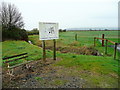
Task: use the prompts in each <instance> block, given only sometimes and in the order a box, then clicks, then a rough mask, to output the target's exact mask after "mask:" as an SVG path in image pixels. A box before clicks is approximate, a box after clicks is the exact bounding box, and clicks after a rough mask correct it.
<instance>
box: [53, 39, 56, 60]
mask: <svg viewBox="0 0 120 90" xmlns="http://www.w3.org/2000/svg"><path fill="white" fill-rule="evenodd" d="M53 43H54V47H53V60H56V40H55V39H54V40H53Z"/></svg>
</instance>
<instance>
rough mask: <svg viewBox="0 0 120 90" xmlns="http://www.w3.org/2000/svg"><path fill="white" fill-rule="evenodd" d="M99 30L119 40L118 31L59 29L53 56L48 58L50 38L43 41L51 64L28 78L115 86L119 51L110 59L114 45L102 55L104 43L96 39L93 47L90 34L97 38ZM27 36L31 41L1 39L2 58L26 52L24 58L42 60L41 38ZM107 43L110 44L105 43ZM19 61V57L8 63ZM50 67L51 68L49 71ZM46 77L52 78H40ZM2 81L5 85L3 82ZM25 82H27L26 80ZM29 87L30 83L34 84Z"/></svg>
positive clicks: (57, 83)
mask: <svg viewBox="0 0 120 90" xmlns="http://www.w3.org/2000/svg"><path fill="white" fill-rule="evenodd" d="M75 34H77V36H78V37H77V41H76V40H75ZM102 34H105V38H107V39H109V40H112V41H114V42H117V43H120V42H119V41H118V31H68V32H60V35H59V37H60V39H58V40H56V44H57V47H56V49H57V60H56V61H53V60H52V57H53V51H52V50H53V41H52V40H48V41H46V57H47V61H48V62H49V61H52V64H49V65H47V66H45V67H44V68H43V69H42V73H43V74H45V75H42V73H41V74H40V73H38V74H37V76H34V77H32V78H31V79H32V80H36V81H35V82H36V83H37V84H36V86H37V87H40V86H41V87H77V86H78V87H80V88H117V87H118V76H119V75H120V73H119V72H118V68H119V64H118V61H119V59H118V54H119V52H118V51H117V57H116V60H114V59H113V54H114V48H111V47H108V55H106V54H105V47H101V43H100V42H99V41H97V42H96V47H94V45H93V44H94V42H93V41H94V37H100V38H101V35H102ZM29 40H30V41H31V42H32V43H33V44H29V43H27V42H24V41H4V42H2V58H4V57H8V56H11V55H16V54H20V53H24V52H27V53H28V56H29V57H28V58H26V59H25V60H27V61H30V60H34V61H42V42H41V41H40V40H39V36H38V35H30V36H29ZM109 45H111V44H110V43H109ZM96 53H99V55H98V54H97V55H96ZM21 62H22V60H21V61H20V62H14V63H11V64H12V65H14V64H16V63H21ZM52 71H55V72H54V73H50V72H52ZM47 77H50V78H51V79H52V80H49V79H44V78H47ZM60 77H61V78H60ZM73 78H75V79H76V85H73V83H74V80H72V79H73ZM26 82H28V81H26ZM47 82H49V83H47ZM12 83H14V85H12V87H25V86H24V85H22V83H23V82H22V83H21V85H20V86H19V85H18V84H15V82H14V81H13V82H12ZM30 83H31V82H30ZM45 83H46V84H45ZM8 84H9V83H7V85H8ZM23 84H24V83H23ZM69 84H70V85H71V86H69ZM79 84H81V85H79ZM3 85H4V87H6V82H4V83H3ZM26 85H27V86H28V84H26ZM8 87H11V85H8ZM29 87H34V85H33V86H32V85H31V86H29Z"/></svg>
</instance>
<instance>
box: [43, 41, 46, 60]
mask: <svg viewBox="0 0 120 90" xmlns="http://www.w3.org/2000/svg"><path fill="white" fill-rule="evenodd" d="M42 47H43V61H46V52H45V40H43V41H42Z"/></svg>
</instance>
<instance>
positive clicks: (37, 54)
mask: <svg viewBox="0 0 120 90" xmlns="http://www.w3.org/2000/svg"><path fill="white" fill-rule="evenodd" d="M22 53H28V57H27V58H26V59H22V60H19V61H15V62H12V63H11V64H12V65H13V64H16V63H22V62H24V61H31V60H40V59H41V58H42V48H39V47H38V46H35V45H31V44H29V43H27V42H25V41H4V42H2V58H5V57H9V56H13V55H18V54H22ZM50 54H51V52H50V51H49V52H48V51H47V55H48V56H47V57H50Z"/></svg>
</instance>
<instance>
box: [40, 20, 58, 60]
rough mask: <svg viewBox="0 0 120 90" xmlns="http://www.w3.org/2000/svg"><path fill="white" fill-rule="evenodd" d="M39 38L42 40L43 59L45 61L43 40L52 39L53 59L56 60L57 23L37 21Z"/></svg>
mask: <svg viewBox="0 0 120 90" xmlns="http://www.w3.org/2000/svg"><path fill="white" fill-rule="evenodd" d="M39 39H40V40H42V42H43V45H42V46H43V60H44V61H45V58H46V53H45V40H53V43H54V48H53V59H54V60H56V40H55V39H59V31H58V23H52V22H39Z"/></svg>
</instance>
